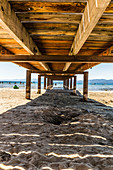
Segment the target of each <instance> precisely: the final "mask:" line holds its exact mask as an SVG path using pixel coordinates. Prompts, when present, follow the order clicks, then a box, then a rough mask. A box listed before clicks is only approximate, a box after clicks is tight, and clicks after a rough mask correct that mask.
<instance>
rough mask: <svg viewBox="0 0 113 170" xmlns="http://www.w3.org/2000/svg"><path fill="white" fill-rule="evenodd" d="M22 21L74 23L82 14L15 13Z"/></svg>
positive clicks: (78, 20) (77, 22)
mask: <svg viewBox="0 0 113 170" xmlns="http://www.w3.org/2000/svg"><path fill="white" fill-rule="evenodd" d="M17 16H18V18H19V19H20V20H21V22H22V23H33V22H35V23H36V22H42V23H52V22H53V23H75V24H79V23H80V20H81V17H82V15H81V14H80V13H73V14H66V13H47V12H46V13H24V14H23V13H17Z"/></svg>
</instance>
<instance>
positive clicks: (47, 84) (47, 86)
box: [47, 77, 49, 89]
mask: <svg viewBox="0 0 113 170" xmlns="http://www.w3.org/2000/svg"><path fill="white" fill-rule="evenodd" d="M47 89H49V78H48V77H47Z"/></svg>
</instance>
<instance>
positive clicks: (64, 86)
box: [63, 80, 65, 90]
mask: <svg viewBox="0 0 113 170" xmlns="http://www.w3.org/2000/svg"><path fill="white" fill-rule="evenodd" d="M63 88H64V90H65V80H63Z"/></svg>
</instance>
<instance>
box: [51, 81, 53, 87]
mask: <svg viewBox="0 0 113 170" xmlns="http://www.w3.org/2000/svg"><path fill="white" fill-rule="evenodd" d="M51 88H53V80H52V79H51Z"/></svg>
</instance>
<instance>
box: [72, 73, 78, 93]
mask: <svg viewBox="0 0 113 170" xmlns="http://www.w3.org/2000/svg"><path fill="white" fill-rule="evenodd" d="M76 83H77V76H74V81H73V93H75V94H76Z"/></svg>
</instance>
